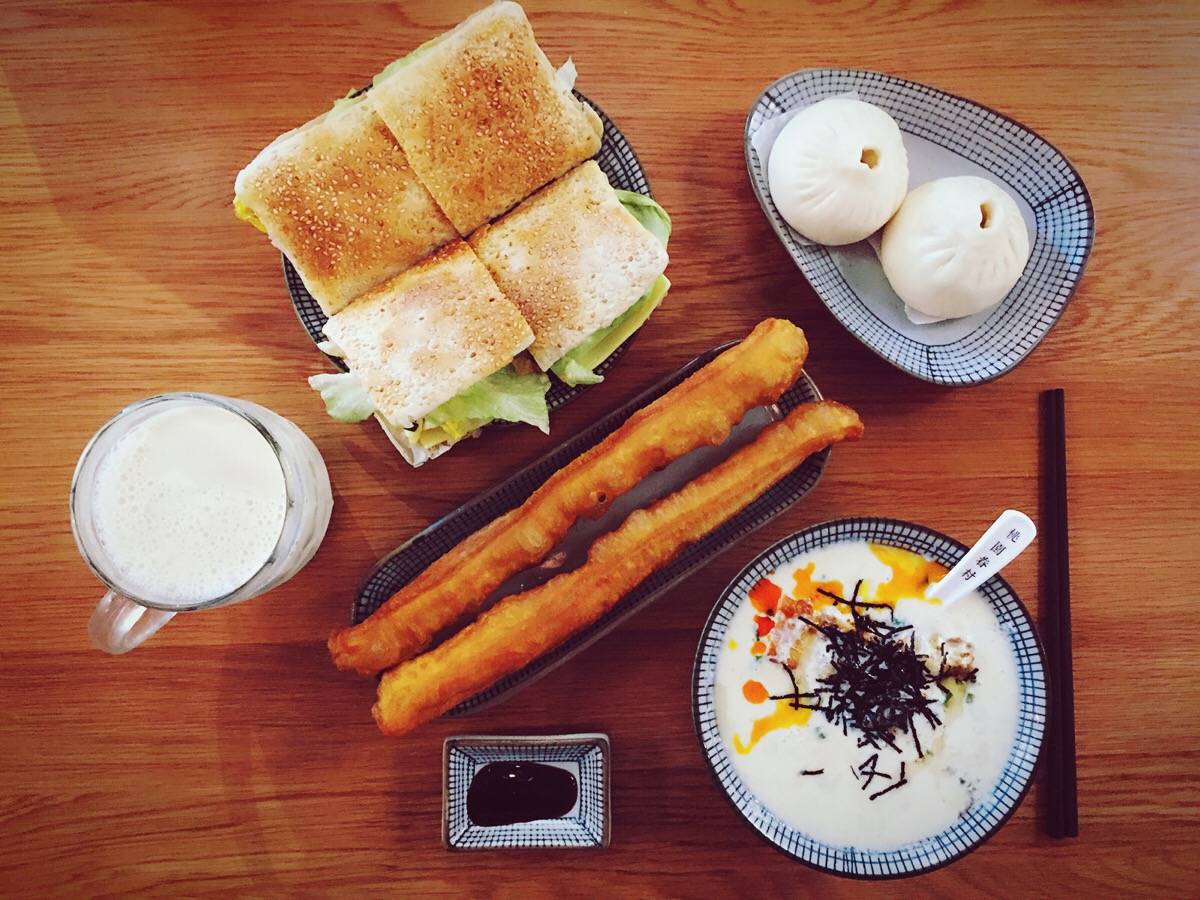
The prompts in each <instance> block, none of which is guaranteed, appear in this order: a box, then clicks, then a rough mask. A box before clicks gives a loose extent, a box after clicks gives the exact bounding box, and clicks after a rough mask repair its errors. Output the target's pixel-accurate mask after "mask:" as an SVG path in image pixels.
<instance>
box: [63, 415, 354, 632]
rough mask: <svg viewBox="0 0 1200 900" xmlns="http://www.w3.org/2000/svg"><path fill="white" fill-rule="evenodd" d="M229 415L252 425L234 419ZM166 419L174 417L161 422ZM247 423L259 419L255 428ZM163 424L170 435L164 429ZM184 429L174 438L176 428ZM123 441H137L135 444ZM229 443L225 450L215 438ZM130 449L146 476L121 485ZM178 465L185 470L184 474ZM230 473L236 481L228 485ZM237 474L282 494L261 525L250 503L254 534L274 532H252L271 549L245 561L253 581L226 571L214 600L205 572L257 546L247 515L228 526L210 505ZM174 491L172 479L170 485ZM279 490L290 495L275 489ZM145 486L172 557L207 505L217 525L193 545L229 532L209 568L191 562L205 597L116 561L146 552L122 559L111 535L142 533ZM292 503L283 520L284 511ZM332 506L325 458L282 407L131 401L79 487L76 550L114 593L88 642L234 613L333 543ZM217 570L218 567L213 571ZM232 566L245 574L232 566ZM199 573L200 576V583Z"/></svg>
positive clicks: (217, 540)
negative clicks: (121, 466) (163, 474)
mask: <svg viewBox="0 0 1200 900" xmlns="http://www.w3.org/2000/svg"><path fill="white" fill-rule="evenodd" d="M220 411H224V412H220ZM229 413H232V414H234V415H236V416H237V417H239V419H240V420H241V421H237V420H231V419H229V416H228V414H229ZM164 415H168V416H169V418H166V419H160V418H158V417H160V416H164ZM147 423H150V424H149V425H147ZM205 423H207V424H205ZM243 423H248V424H249V426H251V427H252V428H253V431H250V430H248V429H247V428H246V427H245V424H243ZM156 427H157V429H158V433H154V429H155V428H156ZM172 427H173V428H174V429H175V431H174V433H172V431H171V430H170V428H172ZM198 428H199V429H200V431H203V429H204V428H209V429H210V434H208V435H201V437H203V438H211V439H212V440H210V441H208V443H207V444H204V443H203V441H202V442H201V443H199V444H198V443H197V442H196V438H197V434H198V432H197V429H198ZM135 429H139V431H138V433H136V434H134V435H133V436H132V437H130V435H131V432H134V431H135ZM189 429H190V431H189ZM122 439H129V440H127V441H126V442H125V444H123V443H122ZM259 439H261V440H262V441H263V442H264V443H265V448H264V446H263V445H261V444H258V440H259ZM139 440H140V444H139ZM217 440H219V443H213V441H217ZM172 442H173V443H172ZM127 444H128V445H129V446H126V445H127ZM155 444H157V446H155ZM114 450H116V451H117V453H116V454H114ZM235 451H236V455H235ZM222 453H224V458H223V457H222ZM130 454H133V459H134V461H133V462H132V463H129V464H128V465H132V466H134V467H135V471H133V472H130V471H129V468H128V465H127V467H126V469H125V470H123V471H122V473H121V475H120V476H119V478H118V476H116V475H114V474H113V473H112V472H111V471H109V470H111V469H113V468H116V464H117V463H118V462H119V461H127V458H128V457H130ZM139 454H140V455H139ZM110 457H113V459H112V460H111V462H112V465H109V466H108V467H107V469H106V460H109V458H110ZM147 457H149V460H148V461H147ZM271 459H274V460H275V461H277V462H278V466H279V469H280V470H281V472H282V479H280V478H279V473H277V472H275V471H274V467H273V465H271V462H270V460H271ZM250 460H254V461H256V462H257V463H259V464H263V463H265V465H266V468H263V467H262V466H261V465H260V467H259V469H258V470H253V469H252V468H251V466H250V464H249V461H250ZM139 461H140V462H141V463H142V464H143V467H144V468H146V472H145V473H142V474H143V475H144V477H141V478H139V477H137V476H138V474H139V473H138V472H137V471H136V465H137V464H138V462H139ZM163 462H165V464H166V468H167V469H169V470H171V471H170V472H169V476H170V477H169V478H168V480H167V481H166V482H162V480H161V479H160V480H159V481H158V482H156V481H155V480H154V478H153V474H154V473H153V471H152V470H153V468H154V466H155V465H161V464H162V463H163ZM173 463H178V465H176V466H175V467H174V468H172V464H173ZM176 469H179V471H175V470H176ZM226 475H228V476H229V477H228V478H226V477H225V476H226ZM235 475H236V476H237V477H238V478H240V479H241V480H242V482H243V485H244V486H245V487H248V488H251V489H256V490H263V491H271V493H272V497H273V499H272V497H266V496H265V494H264V499H263V504H262V505H261V509H259V510H257V512H258V513H259V516H258V520H257V521H256V522H250V517H251V514H252V513H253V512H255V511H256V510H255V509H254V507H253V504H254V502H255V501H254V499H253V498H251V497H250V496H249V495H247V496H246V497H245V498H244V499H245V503H246V504H247V505H248V507H247V508H248V509H249V510H250V511H249V512H248V511H246V510H240V513H241V522H242V524H243V525H246V524H249V526H251V530H253V526H254V525H265V530H262V529H260V530H259V532H258V534H257V535H254V534H252V533H250V532H246V533H245V534H244V535H241V537H248V538H254V539H256V540H257V541H258V542H259V545H260V547H261V548H262V549H263V551H264V552H263V554H260V555H259V556H245V557H244V558H242V559H241V560H239V561H237V562H240V564H241V571H244V572H246V573H247V574H248V577H245V578H242V577H241V575H240V574H235V575H234V577H235V578H236V582H235V583H230V582H229V572H226V573H225V583H224V584H223V585H222V586H221V587H219V588H214V589H213V590H212V591H211V596H210V595H207V594H206V593H205V591H204V588H203V587H197V586H198V585H201V584H202V582H203V578H204V575H205V574H212V575H214V576H217V575H221V571H220V564H221V562H222V560H221V559H219V557H220V556H221V551H222V550H226V551H228V552H229V553H231V554H234V555H236V554H238V553H243V554H244V553H247V552H248V551H247V550H246V547H247V546H249V545H250V543H251V542H250V541H239V535H238V533H237V523H238V521H239V516H238V513H239V509H237V508H222V509H221V513H222V516H221V518H220V520H219V521H218V518H217V517H216V515H215V512H214V506H216V505H218V504H213V503H212V502H211V498H209V499H203V498H201V495H202V494H204V493H206V491H207V489H208V488H209V487H211V488H212V489H213V490H215V491H217V492H218V494H219V492H220V491H222V490H225V488H226V487H227V486H226V485H223V484H222V483H221V482H222V481H223V480H230V479H232V478H233V477H234V476H235ZM131 476H132V477H131ZM171 479H174V481H173V482H172V481H171ZM180 479H183V480H180ZM209 482H211V484H210V483H209ZM267 482H269V485H268V484H267ZM163 484H166V487H165V488H164V487H163ZM193 486H194V490H193ZM276 487H278V488H279V490H278V491H272V489H273V488H276ZM138 490H145V491H150V492H151V494H152V496H151V498H150V502H149V503H143V506H144V507H145V508H146V509H148V510H149V513H148V515H150V516H152V517H156V519H159V520H161V522H159V521H156V522H155V525H156V527H157V526H159V525H161V531H162V534H154V535H146V536H145V538H146V540H147V541H148V542H149V543H150V544H153V543H154V542H155V541H157V542H158V544H159V546H158V547H157V548H156V552H157V553H162V552H166V553H168V554H170V553H171V552H175V551H172V549H170V546H168V545H171V546H176V545H178V546H182V545H184V544H185V543H186V538H185V537H184V536H182V532H181V531H180V529H184V530H186V529H187V527H188V525H189V524H193V523H189V522H187V521H186V516H187V515H188V514H189V513H191V512H196V510H197V508H199V509H200V510H202V515H203V514H207V515H209V517H210V520H209V521H207V522H201V521H200V520H197V523H198V526H197V532H196V533H195V534H192V535H190V537H191V538H192V540H193V541H194V540H195V539H196V537H197V535H198V534H202V533H203V532H202V529H203V528H204V527H205V526H208V527H209V528H210V529H211V528H212V527H213V526H217V527H218V528H219V529H220V531H221V532H222V533H219V534H216V535H213V536H212V538H213V539H212V541H211V543H210V544H206V545H205V549H202V551H201V556H204V555H205V552H206V551H207V554H208V556H207V558H206V562H205V563H203V564H197V562H196V560H195V559H194V558H191V557H189V558H187V559H182V563H183V564H184V566H185V567H186V568H189V569H190V571H189V572H188V576H189V577H192V578H193V583H192V587H193V591H192V592H191V594H190V595H188V596H184V595H182V594H181V593H180V592H179V591H178V589H177V581H176V582H172V581H171V580H170V579H171V577H172V576H171V574H170V573H167V572H163V573H159V574H161V575H162V578H163V581H162V582H161V584H159V585H155V584H154V583H153V581H154V578H155V573H154V572H149V571H144V572H141V573H140V576H135V575H134V574H133V573H132V569H133V566H132V565H125V566H122V565H121V564H120V563H118V562H117V561H116V560H115V559H114V555H116V556H120V555H124V556H125V562H126V563H129V562H130V561H131V558H132V556H131V554H132V555H133V556H136V555H137V553H136V550H135V551H130V549H129V548H128V547H126V548H124V549H122V550H121V551H120V552H119V553H116V554H114V551H117V550H118V543H117V542H116V541H115V540H113V541H112V543H111V546H110V545H109V544H107V543H106V541H105V539H104V536H103V532H104V531H105V529H106V528H107V529H108V530H109V531H110V532H111V533H112V535H113V537H114V538H115V537H116V536H117V535H116V533H117V532H120V531H122V530H123V531H124V532H126V533H129V532H131V531H132V532H136V531H137V524H136V522H135V521H134V519H133V518H132V516H134V514H135V513H134V512H130V513H129V518H128V520H127V521H124V522H122V521H121V517H122V512H124V511H127V510H131V509H134V506H133V505H128V506H127V504H129V500H130V497H131V496H132V495H133V493H136V492H137V491H138ZM154 491H157V493H154ZM189 492H190V493H192V495H193V496H192V498H191V500H190V501H189V502H190V503H191V506H190V507H188V506H186V505H185V501H183V500H180V496H181V495H187V494H188V493H189ZM232 496H233V495H232V494H229V493H228V491H226V495H225V496H224V497H223V498H222V499H223V502H224V503H225V505H228V504H229V503H230V502H232V501H231V500H230V499H229V498H230V497H232ZM155 498H157V500H155ZM242 499H243V498H240V497H239V498H238V502H239V503H240V502H242ZM143 500H145V498H143ZM202 500H203V502H201V501H202ZM156 503H157V506H156ZM197 503H199V507H197V506H196V504H197ZM280 504H282V507H283V508H282V513H280V511H279V505H280ZM268 506H270V507H271V510H270V513H269V516H268V514H267V512H266V510H267V507H268ZM173 507H174V508H173ZM332 511H333V494H332V491H331V490H330V486H329V473H328V472H327V471H326V469H325V463H324V461H323V460H322V459H321V454H320V452H319V451H318V450H317V448H316V446H315V445H314V444H313V442H312V441H311V440H310V439H309V438H308V436H307V435H306V434H305V433H304V432H303V431H301V430H300V429H299V428H298V427H297V426H296V425H295V424H293V423H292V422H290V421H288V420H287V419H285V418H283V417H282V416H280V415H277V414H276V413H273V412H271V410H269V409H266V408H264V407H262V406H259V405H258V404H256V403H251V402H249V401H247V400H235V399H231V398H229V397H219V396H216V395H214V394H199V393H172V394H160V395H159V396H156V397H150V398H148V399H146V400H142V401H139V402H138V403H134V404H132V405H131V406H127V407H126V408H125V409H123V410H121V412H119V413H118V414H117V415H116V416H114V417H113V418H112V419H110V420H109V421H108V423H107V424H105V425H104V427H102V428H101V429H100V430H99V431H98V432H96V434H95V435H94V436H93V437H92V439H91V440H90V441H89V442H88V444H87V446H86V447H84V449H83V453H82V455H81V456H80V458H79V463H78V465H76V467H75V475H74V477H73V478H72V480H71V530H72V532H73V533H74V535H75V543H76V545H77V546H78V547H79V552H80V554H81V555H82V556H83V558H84V560H85V561H86V562H87V564H88V566H89V567H90V568H91V570H92V572H93V573H95V575H96V577H97V578H99V579H100V581H102V582H103V583H104V584H105V585H106V586H107V588H108V592H107V593H106V594H105V595H104V597H103V598H102V599H101V600H100V602H99V604H97V606H96V609H95V611H94V612H93V613H92V618H91V621H90V622H89V623H88V636H89V637H90V638H91V641H92V643H93V644H94V645H95V646H96V647H98V648H99V649H101V650H104V651H105V652H107V653H114V654H116V653H126V652H128V651H129V650H132V649H133V648H134V647H137V646H138V645H139V644H141V643H142V642H143V641H145V640H146V639H147V638H149V637H150V636H151V635H152V634H154V633H155V632H156V631H158V630H159V629H160V628H162V626H163V625H165V624H166V623H167V622H169V621H170V620H171V618H172V617H173V616H174V615H175V613H177V612H183V611H189V610H197V609H210V608H213V607H217V606H226V605H228V604H231V603H238V602H240V601H242V600H248V599H250V598H251V597H256V596H258V595H259V594H263V593H265V592H266V591H269V590H270V589H271V588H273V587H276V586H278V585H280V584H282V583H283V582H285V581H287V580H288V579H289V578H291V577H292V576H293V575H295V574H296V573H297V572H299V571H300V570H301V569H302V568H303V567H304V566H305V565H306V564H307V563H308V561H309V560H310V559H312V557H313V554H314V553H316V552H317V548H318V547H319V546H320V544H321V540H322V539H323V538H324V536H325V530H326V528H327V527H328V525H329V516H330V513H331V512H332ZM144 515H145V514H143V518H144ZM275 519H278V520H279V521H280V525H279V528H278V537H277V539H276V540H275V542H274V547H273V549H270V550H269V555H266V550H267V548H269V547H270V543H269V542H270V536H271V535H272V534H274V533H275V525H274V520H275ZM102 523H103V524H102ZM226 526H227V527H226ZM172 539H174V542H175V543H174V544H172ZM132 540H133V542H134V543H135V544H136V543H137V542H138V540H139V537H138V535H137V534H133V537H132ZM164 547H165V548H166V549H165V550H164ZM148 549H149V547H148V546H147V550H148ZM176 550H177V546H176ZM145 555H146V556H147V557H148V558H151V557H152V556H153V555H154V554H151V553H149V552H147V554H145ZM263 555H266V558H265V561H261V562H260V560H261V559H262V556H263ZM209 563H211V564H212V565H211V566H209V567H208V568H207V570H205V571H201V569H203V568H204V567H205V566H207V565H208V564H209ZM247 563H249V566H247ZM255 566H257V568H256V569H255V568H254V567H255ZM166 567H167V566H164V568H166ZM123 568H124V569H125V571H123ZM229 571H233V569H232V567H231V568H230V570H229ZM250 572H252V574H250ZM176 577H177V578H178V577H179V576H176ZM196 578H199V579H200V581H196V580H195V579H196ZM139 579H140V583H139ZM197 591H198V592H197Z"/></svg>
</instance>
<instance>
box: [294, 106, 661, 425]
mask: <svg viewBox="0 0 1200 900" xmlns="http://www.w3.org/2000/svg"><path fill="white" fill-rule="evenodd" d="M364 90H367V88H364ZM574 93H575V96H576V97H577V98H579V99H580V100H582V101H583V102H584V103H587V104H588V105H589V106H591V108H592V109H594V110H595V111H596V115H598V116H599V117H600V121H601V122H603V123H604V136H603V137H602V138H601V141H600V151H599V153H597V154H596V157H595V159H596V163H597V164H598V165H599V166H600V170H601V171H602V172H604V174H605V175H607V176H608V180H609V183H610V184H611V185H612V186H613V187H614V188H617V189H618V190H625V191H636V192H637V193H639V194H646V195H647V196H652V195H651V194H650V181H649V179H648V178H647V177H646V171H645V170H644V169H643V168H642V164H641V163H640V162H639V161H638V158H637V154H636V153H634V152H633V147H632V146H631V145H630V143H629V140H628V138H626V137H625V135H624V134H622V133H621V130H620V129H619V128H617V126H616V125H614V124H613V121H612V119H610V118H609V117H608V116H606V115H605V114H604V110H602V109H600V107H599V106H597V105H596V104H595V103H594V102H593V101H591V100H589V99H588V98H587V97H585V96H584V95H583V94H581V93H579V91H575V92H574ZM356 96H357V95H356ZM281 255H282V256H283V278H284V281H285V283H286V284H287V289H288V294H289V295H290V296H291V298H292V306H293V307H295V310H296V316H297V317H298V318H299V319H300V324H301V325H303V326H304V330H305V331H306V332H308V336H309V338H310V339H311V340H312V342H313V343H314V344H319V343H320V342H321V341H323V340H324V339H325V335H324V333H323V332H322V330H321V329H323V328H324V327H325V322H326V321H327V319H328V317H327V316H326V315H325V313H324V312H323V311H322V309H321V306H320V304H318V303H317V301H316V300H315V299H313V296H312V294H310V293H309V292H308V288H306V287H305V286H304V281H303V280H302V279H301V278H300V274H299V273H298V272H297V271H296V269H295V267H294V266H293V265H292V262H291V260H289V259H288V258H287V255H286V254H281ZM639 330H640V329H639ZM636 335H637V332H634V334H633V335H630V337H629V338H628V339H626V340H625V341H624V342H623V343H622V344H621V345H620V346H619V347H617V349H616V350H614V351H613V353H612V355H611V356H609V357H608V359H606V360H604V362H602V363H601V364H600V365H599V366H597V367H596V372H597V373H599V374H600V375H606V374H607V373H608V371H609V369H611V368H612V367H613V364H614V363H616V361H617V360H618V359H619V358H620V357H621V354H623V353H624V352H625V348H626V347H627V346H628V345H629V343H630V342H631V341H632V340H633V339H634V337H636ZM328 359H329V361H330V362H332V363H333V364H334V365H335V366H337V367H338V368H339V369H341V370H343V371H345V369H346V364H345V363H344V362H342V360H340V359H338V358H337V357H334V356H329V357H328ZM588 387H591V385H586V384H581V385H576V386H575V387H571V386H570V385H566V384H563V383H562V382H561V381H559V380H558V379H557V378H556V377H554V376H553V375H551V376H550V390H549V392H547V394H546V406H547V407H548V408H549V409H550V411H551V412H553V411H554V410H556V409H558V408H559V407H560V406H562V405H563V404H565V403H567V402H568V401H570V400H572V399H574V398H575V397H576V396H578V395H579V393H580V392H581V391H584V390H586V389H587V388H588Z"/></svg>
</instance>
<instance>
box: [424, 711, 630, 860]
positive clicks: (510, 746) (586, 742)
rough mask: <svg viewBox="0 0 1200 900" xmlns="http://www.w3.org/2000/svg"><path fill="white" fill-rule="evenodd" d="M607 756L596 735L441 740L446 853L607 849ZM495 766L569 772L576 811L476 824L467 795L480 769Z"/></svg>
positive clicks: (606, 744)
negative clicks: (519, 765)
mask: <svg viewBox="0 0 1200 900" xmlns="http://www.w3.org/2000/svg"><path fill="white" fill-rule="evenodd" d="M610 755H611V749H610V747H609V742H608V736H607V735H605V734H598V733H596V734H558V735H545V736H540V735H510V736H488V735H471V736H464V737H450V738H446V743H445V744H444V745H443V749H442V762H443V766H442V768H443V771H444V778H445V781H444V785H443V792H442V843H443V844H444V845H445V846H446V848H447V849H448V850H518V849H528V848H534V847H540V848H547V847H552V848H588V847H601V848H602V847H607V846H608V845H609V841H610V840H611V838H612V812H611V810H612V804H611V802H610V781H611V775H610V773H611V766H610V762H609V757H610ZM496 762H535V763H542V764H545V765H550V766H555V767H556V768H561V769H565V770H567V771H569V772H570V773H571V774H572V775H574V777H575V781H576V783H577V784H578V786H579V797H578V799H577V801H576V803H575V806H574V807H573V808H572V809H571V810H570V811H569V812H568V813H567V814H566V815H565V816H563V817H561V818H558V819H541V820H538V821H534V822H517V823H515V824H512V825H495V826H490V827H487V826H482V825H477V824H475V823H474V822H472V821H471V819H470V817H469V816H468V814H467V790H468V788H469V787H470V785H471V779H472V778H474V776H475V774H476V773H477V772H478V771H479V770H480V769H481V768H483V767H484V766H486V765H487V764H488V763H496Z"/></svg>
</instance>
